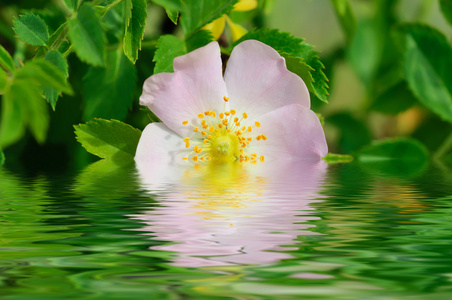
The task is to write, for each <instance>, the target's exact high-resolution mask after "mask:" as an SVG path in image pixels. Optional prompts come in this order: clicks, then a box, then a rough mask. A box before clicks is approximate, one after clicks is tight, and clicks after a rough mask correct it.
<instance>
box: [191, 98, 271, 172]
mask: <svg viewBox="0 0 452 300" xmlns="http://www.w3.org/2000/svg"><path fill="white" fill-rule="evenodd" d="M223 100H224V101H225V107H224V111H223V112H220V113H219V114H217V112H215V111H206V112H204V113H200V114H198V116H197V118H195V121H194V122H192V123H189V121H188V120H185V121H183V122H182V124H183V125H189V126H192V127H193V132H195V136H194V137H192V138H191V139H190V138H188V137H186V138H184V141H185V148H187V149H192V151H191V152H190V154H189V155H188V156H186V157H184V160H189V159H191V160H193V161H194V162H198V161H214V162H220V163H224V162H233V161H240V162H244V161H245V162H248V161H249V162H252V163H256V162H257V161H258V160H260V161H262V162H263V161H264V159H265V158H264V156H263V155H261V156H259V157H258V155H257V153H250V152H248V151H247V150H248V148H249V147H248V146H249V145H250V143H252V142H253V141H265V140H267V137H266V136H265V134H257V133H256V131H259V130H258V128H259V127H260V126H261V125H260V123H259V122H257V121H255V122H254V124H253V126H247V125H249V122H248V120H247V119H248V114H247V113H246V112H243V113H242V115H241V117H239V116H238V114H237V111H235V110H234V109H231V110H226V103H227V102H228V101H229V99H228V98H227V97H224V98H223ZM242 123H243V124H242ZM192 147H193V148H192Z"/></svg>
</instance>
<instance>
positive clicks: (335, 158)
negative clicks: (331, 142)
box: [322, 153, 353, 164]
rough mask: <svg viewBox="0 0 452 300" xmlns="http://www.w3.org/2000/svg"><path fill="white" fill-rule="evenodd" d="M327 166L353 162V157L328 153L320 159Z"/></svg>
mask: <svg viewBox="0 0 452 300" xmlns="http://www.w3.org/2000/svg"><path fill="white" fill-rule="evenodd" d="M322 159H323V160H324V161H326V162H327V163H329V164H340V163H349V162H352V161H353V156H351V155H346V154H334V153H328V154H327V155H326V156H325V157H324V158H322Z"/></svg>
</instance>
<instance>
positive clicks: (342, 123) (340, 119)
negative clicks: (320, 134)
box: [326, 113, 371, 153]
mask: <svg viewBox="0 0 452 300" xmlns="http://www.w3.org/2000/svg"><path fill="white" fill-rule="evenodd" d="M326 122H327V124H332V125H334V126H335V127H337V128H338V129H339V131H340V133H339V147H340V152H342V153H351V152H354V151H357V150H359V149H360V148H361V147H362V146H364V145H367V144H369V143H370V141H371V134H370V132H369V129H367V126H366V124H364V122H362V121H361V120H358V119H356V118H355V117H353V116H351V115H350V114H348V113H339V114H336V115H333V116H330V117H328V118H327V119H326Z"/></svg>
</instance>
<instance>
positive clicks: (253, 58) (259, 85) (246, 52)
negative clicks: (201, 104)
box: [225, 40, 310, 118]
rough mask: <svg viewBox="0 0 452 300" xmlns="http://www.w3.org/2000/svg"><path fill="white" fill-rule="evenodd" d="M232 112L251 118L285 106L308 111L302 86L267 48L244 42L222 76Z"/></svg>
mask: <svg viewBox="0 0 452 300" xmlns="http://www.w3.org/2000/svg"><path fill="white" fill-rule="evenodd" d="M225 81H226V86H227V88H228V92H229V99H230V101H229V103H230V106H231V108H234V109H236V110H240V111H246V112H247V113H248V115H250V116H253V118H256V117H259V116H261V115H263V114H266V113H268V112H270V111H273V110H275V109H277V108H279V107H282V106H285V105H288V104H295V103H296V104H299V105H303V106H304V107H306V108H309V107H310V99H309V92H308V89H307V88H306V85H305V83H304V82H303V80H301V78H300V77H298V76H297V75H296V74H294V73H292V72H290V71H288V70H287V68H286V64H285V60H284V58H283V57H281V56H280V55H279V54H278V52H276V51H275V50H274V49H273V48H271V47H270V46H267V45H265V44H263V43H261V42H259V41H255V40H247V41H244V42H242V43H240V44H239V45H237V46H236V47H235V48H234V50H233V51H232V54H231V57H230V59H229V61H228V64H227V68H226V72H225Z"/></svg>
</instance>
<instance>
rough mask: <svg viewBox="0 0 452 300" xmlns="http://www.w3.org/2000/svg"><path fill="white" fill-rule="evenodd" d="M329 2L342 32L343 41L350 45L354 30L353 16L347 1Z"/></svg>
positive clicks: (336, 0) (335, 0)
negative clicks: (343, 35)
mask: <svg viewBox="0 0 452 300" xmlns="http://www.w3.org/2000/svg"><path fill="white" fill-rule="evenodd" d="M331 2H332V3H333V6H334V10H335V12H336V15H337V17H338V19H339V23H340V24H341V27H342V30H343V31H344V34H345V39H346V40H347V42H349V43H350V41H351V40H352V39H353V35H354V33H355V29H356V20H355V15H354V14H353V11H352V8H351V6H350V3H349V2H348V0H331Z"/></svg>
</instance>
